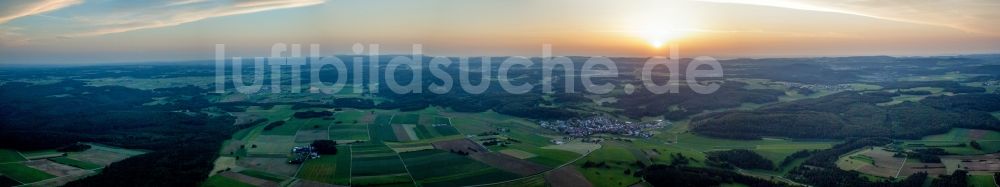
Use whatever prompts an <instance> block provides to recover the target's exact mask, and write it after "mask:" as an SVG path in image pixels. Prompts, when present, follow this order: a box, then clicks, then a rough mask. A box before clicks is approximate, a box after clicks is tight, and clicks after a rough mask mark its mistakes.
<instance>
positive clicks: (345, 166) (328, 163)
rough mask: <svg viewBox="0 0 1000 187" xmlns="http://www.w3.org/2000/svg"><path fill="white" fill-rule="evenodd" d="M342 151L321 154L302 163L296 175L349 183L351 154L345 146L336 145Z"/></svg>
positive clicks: (329, 182) (313, 179)
mask: <svg viewBox="0 0 1000 187" xmlns="http://www.w3.org/2000/svg"><path fill="white" fill-rule="evenodd" d="M338 148H339V150H342V152H340V153H337V154H336V155H323V156H322V157H320V158H317V159H311V160H308V161H306V162H305V163H303V164H302V168H301V169H300V170H299V175H298V176H297V177H299V178H303V179H308V180H312V181H316V182H323V183H328V184H339V185H349V182H350V175H351V156H350V154H351V153H350V150H349V149H347V147H338Z"/></svg>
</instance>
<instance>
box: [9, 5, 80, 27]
mask: <svg viewBox="0 0 1000 187" xmlns="http://www.w3.org/2000/svg"><path fill="white" fill-rule="evenodd" d="M81 2H83V1H82V0H8V1H3V2H0V24H3V23H7V22H9V21H10V20H14V19H17V18H20V17H24V16H30V15H35V14H41V13H45V12H49V11H53V10H59V9H62V8H66V7H69V6H72V5H75V4H79V3H81Z"/></svg>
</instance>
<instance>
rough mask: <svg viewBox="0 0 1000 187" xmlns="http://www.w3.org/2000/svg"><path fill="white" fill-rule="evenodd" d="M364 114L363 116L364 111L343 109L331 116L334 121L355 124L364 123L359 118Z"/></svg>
mask: <svg viewBox="0 0 1000 187" xmlns="http://www.w3.org/2000/svg"><path fill="white" fill-rule="evenodd" d="M364 116H365V111H359V110H345V111H340V112H337V113H335V114H334V115H333V118H334V123H340V124H351V125H357V124H363V123H364V122H363V121H362V120H361V118H362V117H364Z"/></svg>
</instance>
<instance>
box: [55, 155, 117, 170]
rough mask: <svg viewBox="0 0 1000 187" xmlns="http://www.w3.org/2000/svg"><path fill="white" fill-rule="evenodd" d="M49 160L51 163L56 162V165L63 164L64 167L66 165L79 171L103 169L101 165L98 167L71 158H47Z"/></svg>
mask: <svg viewBox="0 0 1000 187" xmlns="http://www.w3.org/2000/svg"><path fill="white" fill-rule="evenodd" d="M49 160H51V161H53V162H56V163H60V164H65V165H68V166H73V167H77V168H80V169H86V170H92V169H97V168H101V167H104V166H101V165H98V164H94V163H90V162H84V161H79V160H73V159H71V158H66V157H55V158H49Z"/></svg>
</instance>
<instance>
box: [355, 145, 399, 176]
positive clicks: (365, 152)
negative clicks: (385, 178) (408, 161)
mask: <svg viewBox="0 0 1000 187" xmlns="http://www.w3.org/2000/svg"><path fill="white" fill-rule="evenodd" d="M351 154H352V155H351V156H352V161H351V176H352V177H358V176H378V175H391V174H400V173H402V174H406V169H405V168H404V166H403V162H402V161H401V160H400V159H399V156H398V155H397V154H396V153H395V152H393V151H392V149H389V147H386V146H384V145H373V146H352V147H351Z"/></svg>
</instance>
